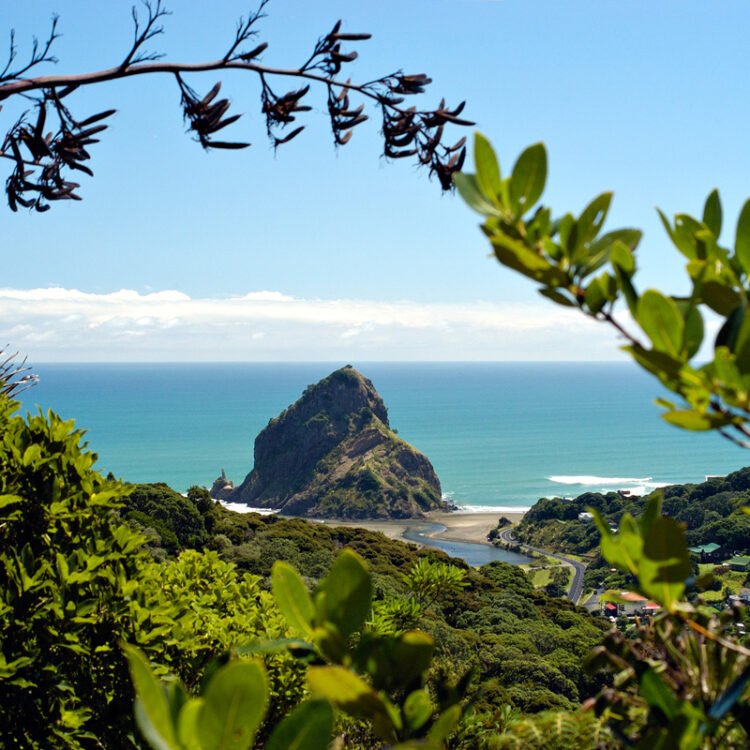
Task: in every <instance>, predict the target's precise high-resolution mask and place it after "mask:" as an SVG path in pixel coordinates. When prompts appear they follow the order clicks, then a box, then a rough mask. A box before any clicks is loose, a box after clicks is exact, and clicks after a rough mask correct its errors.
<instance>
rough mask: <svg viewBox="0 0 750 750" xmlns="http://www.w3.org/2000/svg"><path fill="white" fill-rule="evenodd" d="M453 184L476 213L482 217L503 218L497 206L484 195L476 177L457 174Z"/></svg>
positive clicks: (461, 173)
mask: <svg viewBox="0 0 750 750" xmlns="http://www.w3.org/2000/svg"><path fill="white" fill-rule="evenodd" d="M453 184H454V185H455V186H456V188H457V190H458V194H459V195H460V196H461V197H462V198H463V199H464V202H465V203H466V205H467V206H469V208H472V209H474V211H476V212H477V213H480V214H482V216H502V213H501V212H500V210H499V209H498V208H497V206H495V205H493V204H492V203H490V201H489V200H488V199H487V198H485V196H484V195H483V194H482V190H481V188H480V187H479V182H478V181H477V178H476V175H473V174H466V173H465V172H456V173H455V174H454V175H453Z"/></svg>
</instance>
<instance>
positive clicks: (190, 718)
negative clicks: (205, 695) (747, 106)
mask: <svg viewBox="0 0 750 750" xmlns="http://www.w3.org/2000/svg"><path fill="white" fill-rule="evenodd" d="M202 707H203V699H202V698H191V699H190V700H188V701H187V703H185V704H184V705H183V706H182V708H181V709H180V713H179V716H178V719H177V736H178V738H179V740H180V745H181V746H182V749H183V750H203V748H202V747H201V743H200V740H199V739H198V719H199V716H200V712H201V708H202Z"/></svg>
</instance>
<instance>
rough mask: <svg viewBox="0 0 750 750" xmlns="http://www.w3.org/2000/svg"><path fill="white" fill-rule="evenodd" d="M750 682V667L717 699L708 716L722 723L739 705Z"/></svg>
mask: <svg viewBox="0 0 750 750" xmlns="http://www.w3.org/2000/svg"><path fill="white" fill-rule="evenodd" d="M748 681H750V665H748V666H746V667H745V668H744V669H743V670H742V672H741V673H740V674H738V675H737V677H735V679H734V680H733V681H732V684H731V685H730V686H729V687H728V688H727V689H726V690H725V691H724V692H723V693H722V694H721V695H720V696H719V697H718V698H717V699H716V701H715V702H714V704H713V706H711V710H710V711H709V712H708V715H709V716H710V717H711V718H712V719H716V720H717V721H720V720H721V719H723V718H724V716H726V714H727V713H729V711H730V710H731V708H732V706H734V704H735V703H737V702H738V701H739V700H740V698H742V694H743V692H744V691H745V686H746V685H747V683H748Z"/></svg>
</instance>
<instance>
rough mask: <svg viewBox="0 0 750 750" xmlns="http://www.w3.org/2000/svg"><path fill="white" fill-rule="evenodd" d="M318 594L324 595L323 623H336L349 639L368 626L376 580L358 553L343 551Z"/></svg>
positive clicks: (320, 618) (319, 613)
mask: <svg viewBox="0 0 750 750" xmlns="http://www.w3.org/2000/svg"><path fill="white" fill-rule="evenodd" d="M318 592H321V593H323V594H324V597H321V602H322V611H319V612H318V622H319V623H320V624H323V623H325V622H326V621H328V622H332V623H333V624H334V625H336V627H337V628H338V631H339V632H340V633H341V635H342V636H344V637H345V638H346V637H347V636H349V635H350V634H351V633H353V632H354V631H356V630H359V629H360V628H361V627H362V625H364V623H365V620H366V619H367V617H368V615H369V614H370V607H371V605H372V577H371V576H370V574H369V573H368V572H367V568H366V567H365V563H364V561H363V560H362V558H361V557H360V556H359V555H357V554H356V553H355V552H352V550H349V549H345V550H343V551H342V552H341V554H340V555H339V556H338V557H337V558H336V560H335V562H334V563H333V565H332V566H331V570H330V572H329V573H328V575H327V576H326V577H325V579H324V580H323V581H322V582H321V584H320V586H319V587H318V590H317V592H316V599H317V593H318Z"/></svg>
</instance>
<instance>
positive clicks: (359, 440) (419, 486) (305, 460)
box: [221, 366, 448, 520]
mask: <svg viewBox="0 0 750 750" xmlns="http://www.w3.org/2000/svg"><path fill="white" fill-rule="evenodd" d="M254 453H255V463H254V468H253V470H252V471H251V472H250V473H249V474H248V475H247V477H246V478H245V480H244V482H242V484H240V485H239V487H237V488H236V489H230V488H229V487H227V486H226V485H224V487H222V490H223V491H222V492H221V496H222V499H224V500H228V501H231V502H235V503H244V504H246V505H249V506H251V507H256V508H269V509H277V510H280V511H281V512H282V513H283V514H285V515H293V516H306V517H314V518H338V519H351V520H358V519H390V518H420V517H422V516H423V515H424V513H426V512H428V511H431V510H448V507H447V505H446V503H445V502H444V501H443V500H442V496H441V490H440V481H439V480H438V477H437V474H436V473H435V470H434V469H433V467H432V464H431V463H430V461H429V460H428V459H427V457H426V456H424V455H423V454H422V453H420V452H419V451H418V450H416V449H415V448H413V447H412V446H411V445H409V444H408V443H407V442H405V441H404V440H402V439H401V438H399V437H398V435H396V434H395V433H394V432H393V431H392V430H391V428H390V424H389V422H388V411H387V409H386V407H385V404H384V403H383V399H382V398H381V397H380V395H379V394H378V393H377V391H376V390H375V388H374V387H373V385H372V383H371V382H370V381H369V380H368V379H367V378H365V377H364V376H363V375H362V374H361V373H359V372H357V370H355V369H354V368H353V367H350V366H346V367H343V368H341V369H340V370H336V371H335V372H333V373H331V375H329V376H328V377H327V378H324V379H323V380H321V381H320V382H319V383H317V384H315V385H311V386H309V387H308V388H307V389H306V390H305V392H304V393H303V395H302V397H301V398H300V399H299V400H298V401H296V402H295V403H294V404H292V406H290V407H289V408H288V409H286V410H285V411H284V412H283V413H282V414H280V415H279V416H278V417H276V418H275V419H272V420H271V421H270V422H269V423H268V426H267V427H266V428H265V429H264V430H262V431H261V432H260V434H259V435H258V437H257V438H256V439H255V452H254Z"/></svg>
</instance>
